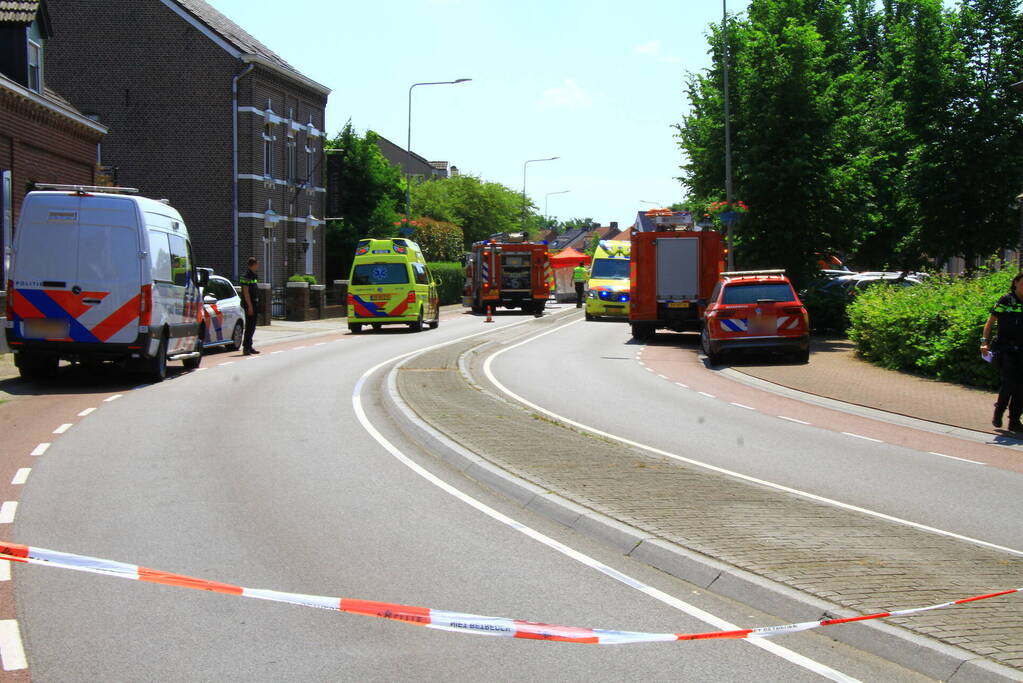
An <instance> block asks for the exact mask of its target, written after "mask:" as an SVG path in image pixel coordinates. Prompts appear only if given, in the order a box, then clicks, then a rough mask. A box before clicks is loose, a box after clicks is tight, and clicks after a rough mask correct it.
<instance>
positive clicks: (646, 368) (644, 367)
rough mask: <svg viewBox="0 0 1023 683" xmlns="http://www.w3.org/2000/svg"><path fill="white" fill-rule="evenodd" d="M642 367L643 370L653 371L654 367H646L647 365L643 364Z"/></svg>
mask: <svg viewBox="0 0 1023 683" xmlns="http://www.w3.org/2000/svg"><path fill="white" fill-rule="evenodd" d="M643 369H644V370H646V371H647V372H653V371H654V369H653V368H648V367H647V366H645V365H644V366H643Z"/></svg>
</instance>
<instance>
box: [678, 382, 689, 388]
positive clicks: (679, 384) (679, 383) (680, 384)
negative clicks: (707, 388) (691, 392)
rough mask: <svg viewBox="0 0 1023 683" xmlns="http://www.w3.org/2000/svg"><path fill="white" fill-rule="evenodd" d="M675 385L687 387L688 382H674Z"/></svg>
mask: <svg viewBox="0 0 1023 683" xmlns="http://www.w3.org/2000/svg"><path fill="white" fill-rule="evenodd" d="M675 385H676V386H680V387H682V388H683V389H688V388H689V385H688V384H682V382H675Z"/></svg>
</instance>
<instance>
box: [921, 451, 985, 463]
mask: <svg viewBox="0 0 1023 683" xmlns="http://www.w3.org/2000/svg"><path fill="white" fill-rule="evenodd" d="M927 452H928V453H930V454H931V455H940V456H941V457H943V458H948V459H949V460H960V461H962V462H969V463H973V464H974V465H984V464H985V463H982V462H980V461H979V460H967V459H966V458H957V457H956V456H954V455H945V454H944V453H935V452H934V451H927Z"/></svg>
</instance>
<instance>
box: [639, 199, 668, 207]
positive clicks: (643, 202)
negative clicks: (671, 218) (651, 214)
mask: <svg viewBox="0 0 1023 683" xmlns="http://www.w3.org/2000/svg"><path fill="white" fill-rule="evenodd" d="M639 203H640V204H653V205H654V206H657V207H664V206H665V205H664V204H662V203H661V202H652V201H650V200H649V199H640V200H639Z"/></svg>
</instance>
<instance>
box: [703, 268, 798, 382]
mask: <svg viewBox="0 0 1023 683" xmlns="http://www.w3.org/2000/svg"><path fill="white" fill-rule="evenodd" d="M809 335H810V324H809V316H808V315H807V313H806V308H804V307H803V303H802V302H801V301H800V300H799V297H798V296H797V295H796V291H795V290H794V289H793V288H792V283H791V282H789V279H788V277H786V276H785V271H784V270H741V271H726V272H724V273H722V274H721V279H720V280H719V281H718V283H717V285H716V286H715V287H714V291H713V293H712V294H711V296H710V301H709V302H708V305H707V309H706V311H705V313H704V324H703V332H702V334H701V339H700V341H701V344H702V346H703V351H704V353H706V354H707V358H708V359H709V360H710V362H711V364H713V365H717V364H719V363H720V362H721V360H722V359H723V357H724V354H725V353H726V352H728V351H732V350H738V349H758V350H761V349H763V350H780V351H786V352H789V353H791V354H792V355H793V356H794V357H795V358H796V360H798V361H799V362H801V363H806V362H808V361H809V360H810V336H809Z"/></svg>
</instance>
